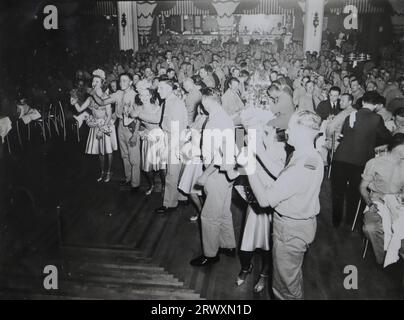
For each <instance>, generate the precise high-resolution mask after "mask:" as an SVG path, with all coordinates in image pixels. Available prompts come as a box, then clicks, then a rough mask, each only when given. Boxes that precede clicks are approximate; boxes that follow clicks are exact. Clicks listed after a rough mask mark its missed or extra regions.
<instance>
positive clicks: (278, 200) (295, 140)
mask: <svg viewBox="0 0 404 320" xmlns="http://www.w3.org/2000/svg"><path fill="white" fill-rule="evenodd" d="M320 125H321V118H320V117H319V116H318V115H317V114H315V113H313V112H311V111H301V112H298V113H295V114H294V115H293V116H292V117H291V119H290V121H289V125H288V130H287V134H288V143H289V144H290V145H292V146H293V147H294V148H295V151H294V153H293V155H292V157H291V159H290V161H289V163H288V164H287V165H286V167H285V169H284V170H283V171H282V172H281V173H280V175H279V177H278V179H277V180H276V181H275V182H274V184H273V185H271V186H265V185H263V184H262V182H261V180H260V179H259V177H258V176H257V174H253V175H249V176H248V178H249V181H250V185H251V188H252V190H253V192H254V195H255V197H256V199H257V201H258V203H259V204H260V206H261V207H263V208H266V207H272V208H273V209H274V211H275V213H274V219H273V283H272V289H273V292H274V295H275V297H276V298H278V299H282V300H286V299H293V300H297V299H303V275H302V265H303V259H304V254H305V252H306V251H307V248H308V247H309V245H310V244H311V243H312V242H313V241H314V237H315V233H316V229H317V220H316V216H317V215H318V214H319V212H320V201H319V194H320V187H321V183H322V180H323V175H324V167H323V160H322V158H321V155H320V154H319V153H318V152H317V150H316V149H315V148H314V140H315V138H316V136H317V135H318V133H319V130H320ZM259 150H260V149H259V148H257V156H260V155H259Z"/></svg>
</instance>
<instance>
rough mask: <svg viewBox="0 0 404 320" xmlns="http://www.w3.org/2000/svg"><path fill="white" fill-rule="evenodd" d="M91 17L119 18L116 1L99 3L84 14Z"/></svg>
mask: <svg viewBox="0 0 404 320" xmlns="http://www.w3.org/2000/svg"><path fill="white" fill-rule="evenodd" d="M83 14H84V15H90V16H117V15H118V8H117V4H116V2H114V1H97V2H95V4H94V6H93V7H92V8H90V9H88V10H86V11H84V12H83Z"/></svg>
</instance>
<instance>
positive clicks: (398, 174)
mask: <svg viewBox="0 0 404 320" xmlns="http://www.w3.org/2000/svg"><path fill="white" fill-rule="evenodd" d="M400 63H401V61H395V60H383V59H381V60H379V61H378V63H375V62H373V61H367V62H359V63H354V64H352V63H350V62H349V61H347V60H346V59H345V60H340V59H339V53H337V52H335V51H333V50H330V49H328V48H327V47H326V46H323V49H322V51H321V52H320V53H317V52H313V53H309V52H307V53H305V52H303V48H302V46H301V45H300V44H298V43H296V42H293V43H290V44H288V45H287V46H286V47H285V48H279V47H278V46H276V45H274V44H272V43H270V42H265V43H259V42H255V41H252V42H250V43H249V44H243V43H241V42H237V41H229V42H225V43H222V42H221V41H219V40H217V41H214V42H212V43H211V44H203V43H200V42H193V41H188V40H186V41H185V40H184V41H179V42H176V41H173V42H168V44H164V45H159V44H157V43H150V44H148V46H147V48H143V49H141V50H140V51H139V52H136V53H133V52H132V51H129V52H122V53H121V54H120V55H118V56H116V57H115V59H114V58H112V59H108V61H105V63H104V64H99V65H98V66H97V67H94V68H93V70H95V71H93V70H91V69H89V68H86V69H85V68H81V69H80V70H78V71H77V72H76V76H75V79H74V81H73V82H74V86H73V87H74V89H73V90H72V91H71V93H70V94H71V97H70V102H71V105H72V106H74V109H73V108H72V110H74V112H75V115H74V118H75V119H76V121H77V122H78V123H79V124H80V125H81V124H82V123H83V122H84V121H85V122H86V123H87V125H88V126H89V127H90V131H89V136H88V140H87V146H86V151H85V152H86V153H87V154H93V155H94V154H95V155H98V156H99V159H100V176H99V177H98V179H97V181H99V182H105V183H108V182H110V181H111V176H112V174H113V173H112V172H111V163H112V154H113V152H114V151H116V150H118V147H119V150H120V154H121V158H122V161H123V166H124V172H125V179H124V180H123V181H122V185H124V186H128V187H130V188H131V189H132V192H133V193H138V192H140V191H139V186H140V184H141V180H142V178H143V177H144V178H145V179H146V180H147V182H148V188H147V190H146V195H150V194H151V193H152V192H154V191H155V173H156V174H158V176H159V177H160V179H161V182H162V186H163V188H162V194H163V202H162V203H161V206H160V207H158V208H157V209H156V213H158V214H167V213H169V212H172V211H175V210H176V208H177V207H178V205H181V204H186V203H187V201H188V200H192V203H193V204H194V206H195V208H196V211H197V215H195V216H193V217H191V220H192V221H196V220H199V219H200V223H201V225H202V228H201V230H202V231H201V232H202V251H201V253H202V254H201V256H199V257H197V258H195V259H193V260H192V261H191V262H190V263H191V265H192V266H195V267H205V266H208V265H211V264H214V263H217V262H219V260H220V258H219V257H220V254H225V255H227V256H235V254H236V247H237V246H236V238H235V232H234V227H233V220H232V212H231V210H230V208H231V203H232V191H233V188H235V189H236V190H237V191H238V192H239V194H240V196H241V197H242V198H244V199H245V201H246V202H247V203H248V209H247V219H246V223H245V226H244V232H243V233H242V241H241V248H240V249H239V250H238V256H239V258H240V262H241V271H240V273H239V275H238V276H237V278H236V283H237V285H242V284H243V283H244V282H245V280H246V278H247V276H248V274H250V273H251V271H252V268H253V265H252V263H251V261H252V257H253V253H254V252H255V251H256V250H257V249H261V250H260V252H261V257H262V259H261V261H262V263H261V272H260V277H259V279H258V281H257V283H256V285H255V287H254V290H255V291H256V292H260V291H262V290H263V289H264V288H265V285H266V283H267V280H266V279H267V277H268V276H269V270H270V267H269V263H270V254H271V253H272V260H273V268H272V273H273V274H272V278H273V281H272V289H273V293H274V294H275V296H276V297H277V298H279V299H302V298H303V275H302V264H303V259H304V254H305V252H306V251H307V248H308V247H309V246H310V244H311V243H312V242H313V241H314V238H315V234H316V228H317V223H316V216H317V215H318V214H319V213H320V210H321V208H320V202H319V193H320V189H321V185H322V182H323V178H324V176H326V175H327V174H329V176H330V179H331V185H332V192H331V196H332V202H333V210H332V211H333V213H332V223H333V225H334V227H336V228H338V227H340V224H341V222H342V221H343V220H344V212H345V211H346V214H345V216H346V217H345V222H346V223H347V224H348V225H352V223H353V220H354V218H355V212H356V209H357V206H358V203H359V201H360V199H361V198H362V199H363V200H362V203H363V209H365V216H364V217H365V218H364V227H363V228H364V232H365V235H366V236H367V237H368V238H369V239H370V241H371V243H372V245H373V248H374V252H375V254H376V257H377V261H378V262H379V263H383V262H385V255H386V251H387V245H388V244H386V241H387V240H386V237H384V236H383V234H384V232H386V229H385V220H384V219H382V216H381V215H378V212H379V211H380V210H379V209H380V207H381V206H382V205H383V203H384V202H383V198H384V197H385V196H386V195H395V196H397V197H396V199H397V201H398V202H399V203H401V204H402V203H403V201H404V162H403V160H404V77H403V76H404V74H400V70H401V69H400V67H401V65H400ZM91 79H92V84H91V86H89V82H90V80H91ZM212 141H213V143H212ZM380 146H382V148H379V149H377V148H378V147H380ZM383 146H385V147H383ZM251 155H252V157H251ZM142 173H143V175H142ZM240 181H242V183H241V182H240ZM345 199H346V210H344V203H345ZM365 206H366V208H364V207H365ZM400 210H401V211H403V210H404V207H402V209H400ZM397 219H398V220H397ZM396 220H397V221H399V218H398V217H396ZM396 220H394V219H390V226H391V225H394V223H395V221H396ZM271 224H273V226H272V228H271ZM272 229H273V231H272V232H271V230H272ZM390 229H391V228H390ZM403 231H404V230H403ZM403 231H400V230H396V231H395V234H396V235H397V236H398V235H399V234H400V232H401V233H402V232H403ZM390 233H391V232H390ZM390 236H392V235H391V234H390ZM403 238H404V237H403ZM400 240H401V239H400ZM399 247H400V246H399ZM401 247H402V248H403V249H404V245H402V246H401ZM398 249H400V248H398ZM395 255H396V256H397V257H396V261H397V260H398V251H396V252H395Z"/></svg>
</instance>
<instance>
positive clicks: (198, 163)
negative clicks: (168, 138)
mask: <svg viewBox="0 0 404 320" xmlns="http://www.w3.org/2000/svg"><path fill="white" fill-rule="evenodd" d="M206 120H207V116H206V115H205V114H204V113H203V111H202V110H201V108H200V107H199V108H198V110H197V116H196V118H195V120H194V122H193V123H192V124H191V126H190V129H189V131H188V133H187V135H186V137H184V138H185V139H186V140H187V142H186V143H185V144H184V146H183V147H182V149H181V159H182V161H183V162H184V163H185V165H184V168H183V171H182V174H181V178H180V182H179V184H178V188H179V189H180V190H181V191H182V192H183V193H185V194H187V195H189V197H190V199H191V200H192V202H193V203H194V205H195V207H196V209H197V212H198V213H197V214H196V215H194V216H192V217H191V218H190V219H191V221H196V220H198V218H199V214H200V213H201V210H202V206H203V202H202V188H199V186H198V185H197V183H196V182H197V181H198V178H199V177H200V176H201V175H202V173H203V164H202V158H201V135H202V128H203V126H204V124H205V122H206Z"/></svg>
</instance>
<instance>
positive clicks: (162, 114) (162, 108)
mask: <svg viewBox="0 0 404 320" xmlns="http://www.w3.org/2000/svg"><path fill="white" fill-rule="evenodd" d="M165 109H166V102H165V101H164V102H163V104H162V105H161V119H160V123H159V127H160V128H161V129H163V128H162V124H163V120H164V112H165Z"/></svg>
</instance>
